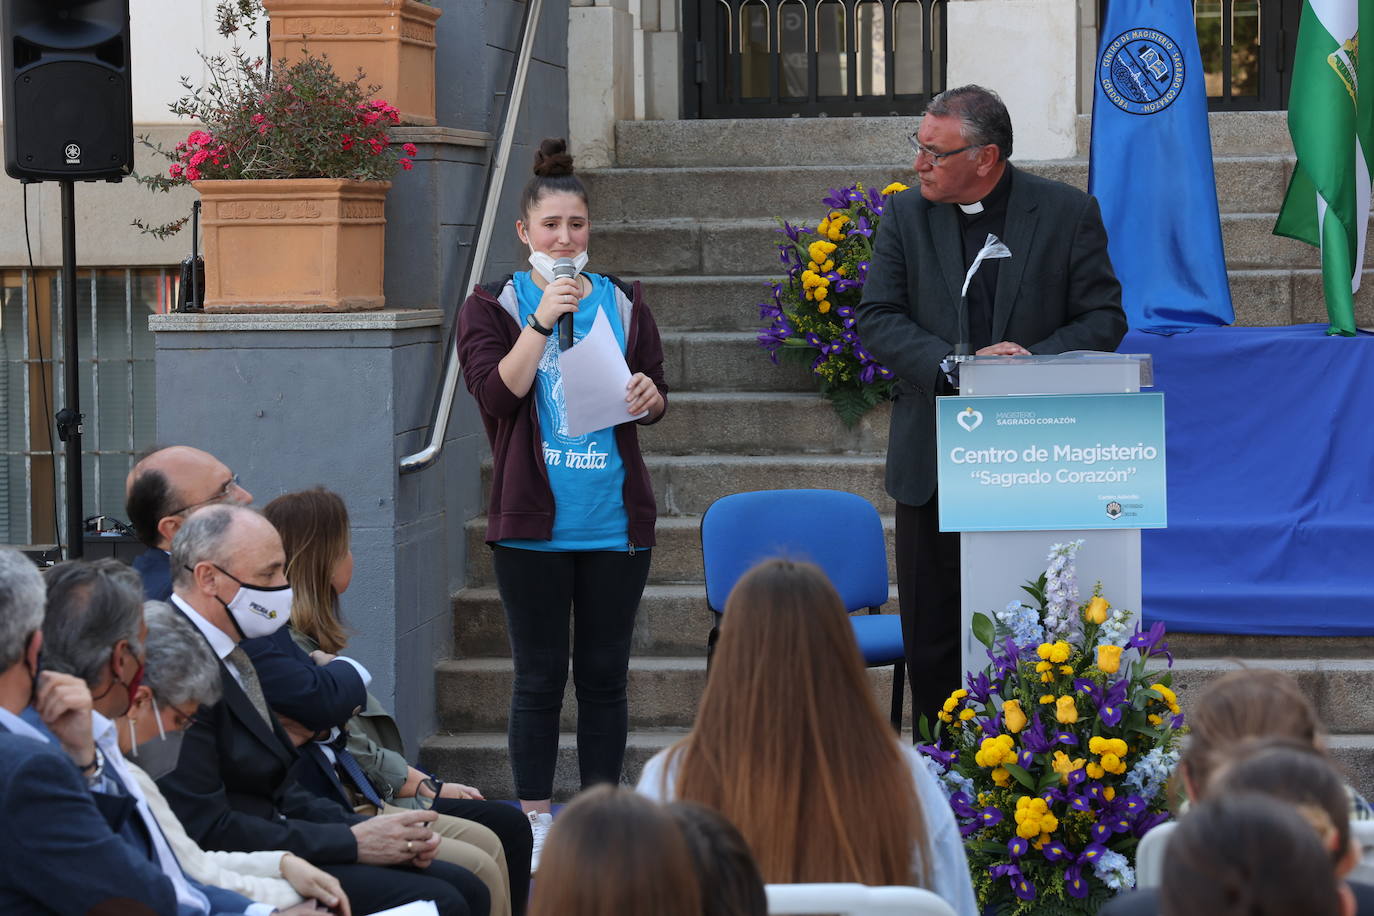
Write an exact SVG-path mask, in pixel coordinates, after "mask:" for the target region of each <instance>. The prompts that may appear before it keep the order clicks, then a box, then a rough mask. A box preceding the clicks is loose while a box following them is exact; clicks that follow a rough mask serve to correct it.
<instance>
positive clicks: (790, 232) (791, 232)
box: [778, 220, 809, 250]
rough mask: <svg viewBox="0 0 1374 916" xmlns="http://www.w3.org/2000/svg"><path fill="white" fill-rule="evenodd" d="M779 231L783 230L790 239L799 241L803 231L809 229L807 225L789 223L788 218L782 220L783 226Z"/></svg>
mask: <svg viewBox="0 0 1374 916" xmlns="http://www.w3.org/2000/svg"><path fill="white" fill-rule="evenodd" d="M778 231H779V232H781V233H783V234H784V235H786V236H787V237H788V238H789V239H791V240H792V241H793V242H796V241H799V240H800V239H801V236H802V233H803V232H808V231H809V230H808V229H807V228H806V226H794V225H792V224H791V223H789V222H788V221H787V220H783V221H782V228H781V229H779V230H778ZM778 247H779V248H781V247H783V246H781V245H779V246H778ZM789 250H790V249H789Z"/></svg>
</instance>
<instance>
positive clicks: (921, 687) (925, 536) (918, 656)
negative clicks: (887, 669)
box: [894, 496, 963, 735]
mask: <svg viewBox="0 0 1374 916" xmlns="http://www.w3.org/2000/svg"><path fill="white" fill-rule="evenodd" d="M896 535H897V539H896V540H897V543H896V545H895V548H894V552H895V553H896V561H897V562H896V565H897V603H898V605H899V606H900V608H901V612H902V642H903V643H904V644H905V647H906V673H907V678H908V680H909V681H910V683H911V715H912V720H913V721H914V722H920V721H921V716H922V715H925V716H926V717H927V718H929V719H930V723H931V726H932V727H934V725H935V714H936V713H937V712H939V711H940V709H941V707H942V706H943V704H944V702H945V699H946V698H947V697H948V696H949V695H950V693H952V692H953V691H955V690H957V689H958V688H959V685H960V682H961V681H962V680H963V678H962V675H961V674H960V671H959V668H960V665H961V664H962V660H961V659H960V652H959V591H960V589H959V534H958V533H957V532H951V531H941V530H940V506H939V501H938V497H937V496H932V497H931V498H930V501H929V502H928V503H926V504H925V505H924V506H908V505H906V504H905V503H897V531H896ZM919 734H920V730H919V729H917V735H919Z"/></svg>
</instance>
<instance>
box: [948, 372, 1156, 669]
mask: <svg viewBox="0 0 1374 916" xmlns="http://www.w3.org/2000/svg"><path fill="white" fill-rule="evenodd" d="M1152 372H1153V369H1152V362H1151V358H1150V357H1149V356H1148V355H1127V354H1116V353H1096V352H1078V353H1067V354H1062V355H1057V356H1022V357H1007V356H983V357H972V358H971V359H969V360H967V361H965V362H964V363H963V364H962V365H961V366H960V389H959V393H958V394H957V395H952V396H949V397H942V398H940V399H938V400H939V402H940V403H937V424H936V425H937V443H938V446H937V447H938V450H939V466H940V483H939V491H938V492H939V494H940V528H941V530H942V531H959V532H960V550H961V554H960V562H961V567H962V568H961V571H960V586H961V617H962V621H961V622H962V626H961V634H962V637H961V647H962V658H963V662H962V663H963V668H962V670H963V671H978V670H982V668H983V667H984V666H985V665H986V664H987V656H986V651H985V647H984V646H983V645H982V644H981V643H979V642H978V641H977V640H976V639H975V638H974V637H973V628H972V621H973V615H974V614H975V613H977V612H982V613H984V614H987V615H989V616H992V614H993V613H994V612H995V611H998V610H1001V609H1002V608H1004V607H1006V605H1007V603H1008V602H1010V601H1013V600H1016V599H1024V600H1027V601H1029V596H1027V595H1026V593H1025V592H1024V591H1022V590H1021V586H1022V585H1024V584H1025V583H1026V582H1027V581H1033V580H1035V579H1036V578H1037V577H1038V576H1039V575H1040V574H1041V573H1042V572H1044V570H1045V565H1046V560H1047V556H1048V554H1049V550H1050V547H1051V545H1053V544H1056V543H1063V542H1067V541H1070V540H1075V539H1078V538H1080V537H1081V538H1083V539H1084V543H1083V546H1082V548H1081V549H1080V550H1079V552H1078V560H1077V567H1078V587H1079V602H1080V603H1081V602H1083V601H1086V600H1087V597H1088V596H1089V595H1090V594H1091V593H1092V588H1093V585H1094V583H1095V582H1097V581H1099V580H1100V581H1101V582H1102V587H1103V594H1104V595H1105V596H1106V597H1107V599H1108V600H1109V601H1111V603H1112V606H1113V607H1119V608H1126V609H1128V610H1130V611H1131V612H1132V613H1133V615H1134V616H1135V619H1136V621H1138V620H1139V615H1140V601H1141V578H1140V530H1141V528H1142V527H1164V524H1165V510H1166V506H1165V504H1164V499H1165V495H1164V430H1163V395H1162V394H1143V393H1141V391H1140V389H1141V388H1142V387H1149V386H1151V385H1152V384H1153V376H1152ZM1082 395H1089V396H1092V395H1097V396H1107V395H1111V396H1114V397H1098V398H1092V397H1063V396H1082ZM1123 396H1124V397H1125V398H1126V400H1123V399H1122V398H1123ZM1141 398H1144V399H1147V401H1148V403H1146V402H1142V401H1139V400H1136V399H1141ZM1137 408H1139V409H1137ZM951 418H952V420H953V422H951ZM1042 519H1043V520H1044V521H1045V522H1046V524H1044V526H1043V527H1041V525H1040V522H1041V520H1042ZM1132 626H1134V622H1133V623H1132Z"/></svg>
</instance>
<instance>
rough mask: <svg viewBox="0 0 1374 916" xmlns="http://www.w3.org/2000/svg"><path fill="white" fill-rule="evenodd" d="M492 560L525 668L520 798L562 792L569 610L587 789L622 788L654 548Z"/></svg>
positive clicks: (515, 653) (516, 763)
mask: <svg viewBox="0 0 1374 916" xmlns="http://www.w3.org/2000/svg"><path fill="white" fill-rule="evenodd" d="M492 563H493V565H494V567H495V569H496V584H497V587H498V588H499V589H500V592H501V603H502V604H503V605H505V609H506V627H507V631H508V633H509V635H510V648H511V656H512V658H513V660H514V662H515V688H514V690H513V692H512V694H511V704H510V731H509V734H508V741H509V745H510V757H511V766H512V768H513V769H514V771H515V791H516V794H517V795H518V796H519V797H520V798H521V799H522V800H525V801H537V800H539V799H545V798H549V797H550V796H552V795H553V773H554V764H555V763H556V762H557V758H558V716H559V712H560V711H561V710H562V707H563V688H564V686H565V685H566V684H567V681H568V613H569V611H571V612H572V620H573V627H572V629H573V637H572V667H573V685H574V686H575V688H576V690H577V764H578V770H579V772H580V774H581V777H582V788H584V789H585V788H587V787H588V786H592V785H595V784H596V783H600V782H611V783H617V782H619V781H620V769H621V765H622V764H623V763H624V759H625V734H626V732H627V730H628V727H629V714H628V707H627V704H626V700H625V686H626V682H627V681H628V678H629V667H630V638H631V636H632V635H633V633H634V623H635V612H636V611H637V610H638V609H639V599H640V596H641V595H642V594H643V593H644V583H645V582H646V581H648V578H649V551H648V550H643V549H641V550H637V551H635V553H634V554H633V555H630V554H628V553H624V552H621V551H611V550H589V551H576V552H554V551H543V550H522V549H518V548H511V547H500V546H493V547H492ZM511 880H512V883H514V876H512V879H511Z"/></svg>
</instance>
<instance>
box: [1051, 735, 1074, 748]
mask: <svg viewBox="0 0 1374 916" xmlns="http://www.w3.org/2000/svg"><path fill="white" fill-rule="evenodd" d="M1054 743H1055V744H1067V745H1069V746H1070V747H1074V746H1077V744H1078V736H1077V735H1075V734H1074V733H1073V732H1056V733H1055V736H1054Z"/></svg>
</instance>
